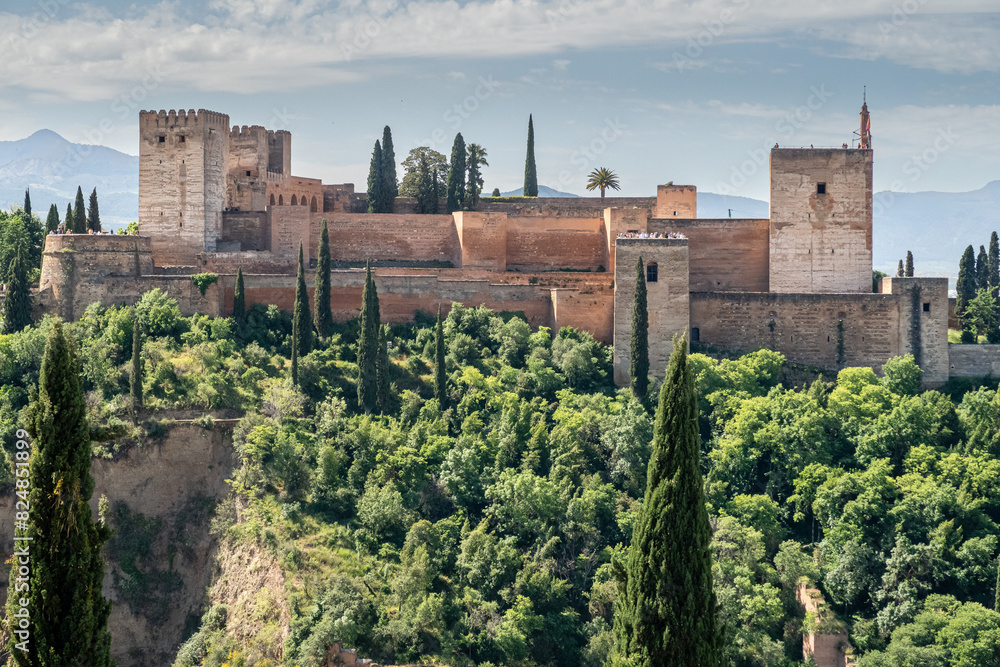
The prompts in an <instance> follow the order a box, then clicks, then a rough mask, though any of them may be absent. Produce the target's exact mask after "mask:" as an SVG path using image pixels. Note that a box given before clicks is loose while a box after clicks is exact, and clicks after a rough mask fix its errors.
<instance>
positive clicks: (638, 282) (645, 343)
mask: <svg viewBox="0 0 1000 667" xmlns="http://www.w3.org/2000/svg"><path fill="white" fill-rule="evenodd" d="M631 343H632V345H631V350H630V354H629V376H630V377H631V380H632V393H634V394H635V397H636V398H638V399H639V400H640V401H644V400H646V392H647V391H648V390H649V311H648V309H647V306H646V268H645V264H643V261H642V256H641V255H640V256H639V259H638V260H637V261H636V264H635V296H634V298H633V300H632V341H631Z"/></svg>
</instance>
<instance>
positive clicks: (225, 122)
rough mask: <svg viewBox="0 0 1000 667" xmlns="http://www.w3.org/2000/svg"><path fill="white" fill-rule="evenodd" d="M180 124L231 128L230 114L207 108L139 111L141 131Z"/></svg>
mask: <svg viewBox="0 0 1000 667" xmlns="http://www.w3.org/2000/svg"><path fill="white" fill-rule="evenodd" d="M178 125H181V126H184V127H202V126H204V127H209V128H212V129H217V130H222V129H229V116H228V115H227V114H224V113H219V112H217V111H207V110H205V109H199V110H198V111H195V110H194V109H189V110H187V111H185V110H184V109H181V110H179V111H178V110H175V109H171V110H170V111H166V110H164V109H160V110H159V111H153V110H150V111H140V112H139V130H140V132H141V131H142V130H151V129H157V128H161V129H162V128H167V127H176V126H178Z"/></svg>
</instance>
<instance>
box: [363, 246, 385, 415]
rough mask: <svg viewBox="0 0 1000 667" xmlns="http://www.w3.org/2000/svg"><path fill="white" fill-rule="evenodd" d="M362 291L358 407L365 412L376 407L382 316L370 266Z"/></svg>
mask: <svg viewBox="0 0 1000 667" xmlns="http://www.w3.org/2000/svg"><path fill="white" fill-rule="evenodd" d="M365 270H366V275H365V289H364V292H362V294H361V328H360V332H359V334H358V405H359V406H361V408H362V409H363V410H365V412H372V411H373V410H375V409H376V408H377V407H378V371H377V365H378V332H379V326H380V325H381V315H380V314H379V306H378V290H377V289H376V287H375V279H374V278H373V277H372V265H371V262H368V265H367V266H366V267H365Z"/></svg>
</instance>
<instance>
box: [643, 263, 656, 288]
mask: <svg viewBox="0 0 1000 667" xmlns="http://www.w3.org/2000/svg"><path fill="white" fill-rule="evenodd" d="M657 269H658V267H657V266H656V262H650V263H649V264H647V265H646V282H647V283H655V282H656V281H657V279H658V278H659V272H658V270H657Z"/></svg>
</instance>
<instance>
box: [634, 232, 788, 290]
mask: <svg viewBox="0 0 1000 667" xmlns="http://www.w3.org/2000/svg"><path fill="white" fill-rule="evenodd" d="M769 226H770V225H769V221H768V220H767V219H766V218H765V219H762V220H754V219H737V218H722V219H708V218H705V219H698V220H692V219H675V220H662V219H653V220H650V221H649V231H651V232H660V233H666V232H680V233H681V234H684V235H685V236H687V238H688V250H689V252H690V257H691V289H692V290H694V291H701V292H728V291H737V292H767V291H768V230H769Z"/></svg>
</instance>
